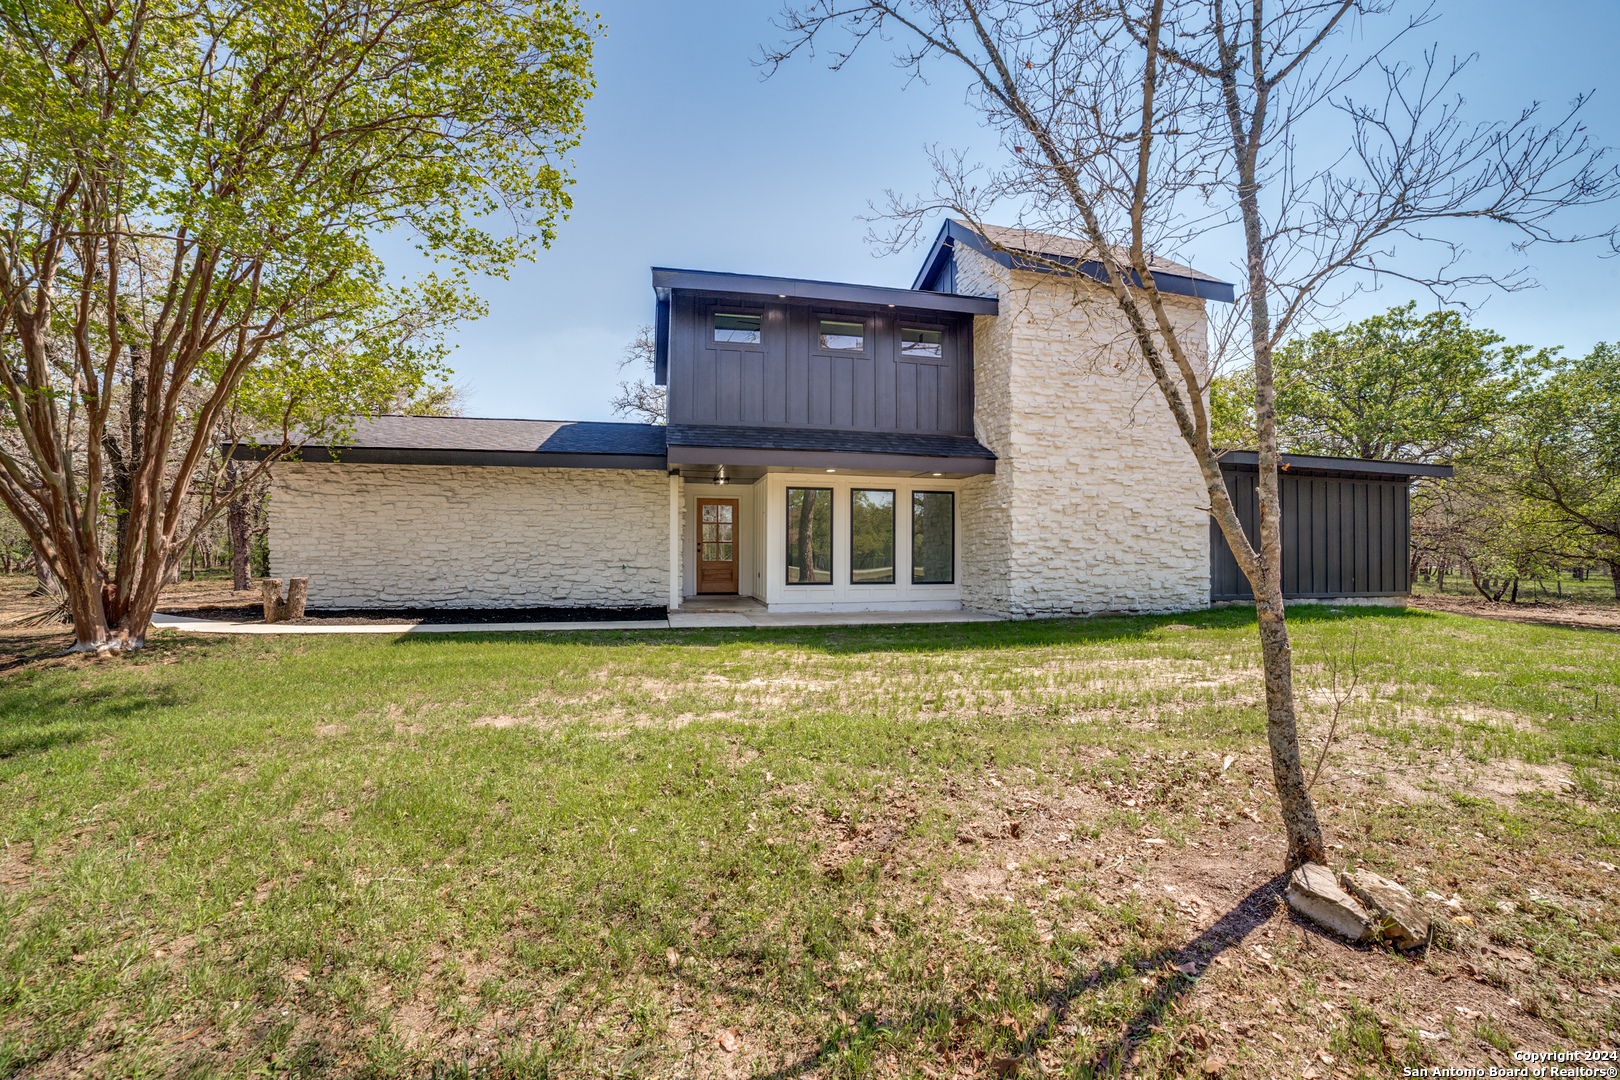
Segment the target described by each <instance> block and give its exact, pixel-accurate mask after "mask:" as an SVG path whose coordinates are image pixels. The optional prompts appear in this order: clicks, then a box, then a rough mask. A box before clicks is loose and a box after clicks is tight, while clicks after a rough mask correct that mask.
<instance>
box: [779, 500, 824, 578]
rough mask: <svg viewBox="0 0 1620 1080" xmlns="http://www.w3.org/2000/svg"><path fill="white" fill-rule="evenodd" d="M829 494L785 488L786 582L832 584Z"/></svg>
mask: <svg viewBox="0 0 1620 1080" xmlns="http://www.w3.org/2000/svg"><path fill="white" fill-rule="evenodd" d="M832 495H833V493H832V491H831V489H829V488H788V489H787V583H788V584H789V585H830V584H832V568H833V567H832V561H833V560H832V536H833V530H832V518H833V514H832Z"/></svg>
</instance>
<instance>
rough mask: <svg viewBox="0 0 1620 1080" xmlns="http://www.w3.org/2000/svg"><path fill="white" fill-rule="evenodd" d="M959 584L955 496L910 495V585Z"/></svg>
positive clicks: (939, 493) (914, 492) (935, 492)
mask: <svg viewBox="0 0 1620 1080" xmlns="http://www.w3.org/2000/svg"><path fill="white" fill-rule="evenodd" d="M955 580H956V495H955V494H954V493H953V492H949V491H913V492H912V493H911V582H912V584H914V585H949V584H951V583H952V582H954V581H955Z"/></svg>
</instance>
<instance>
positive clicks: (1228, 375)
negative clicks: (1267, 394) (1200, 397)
mask: <svg viewBox="0 0 1620 1080" xmlns="http://www.w3.org/2000/svg"><path fill="white" fill-rule="evenodd" d="M1257 439H1258V433H1257V432H1256V431H1255V427H1254V369H1253V368H1251V367H1240V368H1237V369H1236V370H1233V371H1225V372H1222V373H1221V374H1219V375H1216V376H1215V377H1214V378H1212V379H1210V381H1209V441H1210V444H1211V445H1213V446H1216V447H1219V448H1220V449H1222V450H1248V449H1251V448H1253V447H1254V445H1255V442H1256V440H1257Z"/></svg>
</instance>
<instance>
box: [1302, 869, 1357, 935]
mask: <svg viewBox="0 0 1620 1080" xmlns="http://www.w3.org/2000/svg"><path fill="white" fill-rule="evenodd" d="M1288 906H1289V907H1291V908H1293V909H1294V910H1295V911H1297V912H1299V913H1300V914H1301V915H1303V916H1305V917H1306V918H1307V919H1309V920H1311V921H1312V922H1314V923H1316V924H1318V925H1319V926H1325V927H1327V928H1328V929H1329V930H1332V931H1333V932H1334V933H1335V934H1339V935H1340V936H1342V937H1347V938H1349V939H1350V940H1351V941H1366V940H1367V939H1368V938H1370V937H1371V936H1372V932H1373V923H1372V917H1371V916H1370V915H1368V914H1367V909H1366V908H1364V907H1362V906H1361V905H1360V904H1359V903H1357V902H1356V899H1355V897H1353V896H1351V895H1350V894H1349V893H1347V892H1345V891H1344V890H1343V889H1341V888H1339V883H1338V882H1337V881H1336V880H1334V877H1333V871H1332V870H1329V869H1328V868H1327V867H1325V866H1322V865H1321V864H1319V863H1306V864H1305V865H1304V866H1301V867H1300V868H1299V869H1298V870H1295V871H1294V872H1293V873H1292V874H1290V875H1289V876H1288Z"/></svg>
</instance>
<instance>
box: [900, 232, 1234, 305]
mask: <svg viewBox="0 0 1620 1080" xmlns="http://www.w3.org/2000/svg"><path fill="white" fill-rule="evenodd" d="M958 244H961V245H964V246H966V247H969V248H972V249H973V250H974V251H977V252H979V253H980V254H982V255H984V256H985V257H986V258H988V259H992V260H994V261H995V262H998V263H1000V264H1001V265H1002V266H1005V267H1007V268H1008V269H1011V270H1030V271H1035V272H1037V273H1045V274H1050V273H1065V274H1069V275H1073V276H1078V277H1088V278H1091V279H1092V280H1093V281H1099V282H1102V283H1104V284H1107V283H1108V280H1109V277H1108V269H1107V267H1105V266H1103V264H1102V263H1101V262H1099V261H1098V260H1096V259H1079V258H1074V257H1071V256H1067V255H1049V254H1044V253H1040V252H1033V253H1030V254H1031V256H1035V257H1030V256H1020V255H1018V254H1016V253H1014V252H1010V251H1003V250H1000V249H999V248H997V247H996V246H995V245H994V244H992V243H991V242H990V241H989V240H986V239H985V238H984V237H983V236H981V235H979V234H978V233H976V232H974V231H973V230H972V229H970V228H968V227H966V226H965V225H963V224H962V223H961V222H958V221H954V220H951V219H949V218H947V219H946V221H945V223H944V224H943V225H942V226H940V230H939V235H938V236H936V237H935V238H934V243H933V246H932V247H930V248H929V250H928V255H927V257H926V258H924V259H923V264H922V269H921V270H919V271H918V272H917V278H916V280H915V281H913V282H912V285H911V287H912V288H913V289H916V290H923V291H926V290H928V289H929V288H931V287H932V285H933V284H934V282H935V281H937V280H938V279H939V275H940V273H941V271H943V270H944V269H945V263H946V262H947V261H948V260H949V259H950V257H951V254H952V252H954V251H955V249H956V246H957V245H958ZM1053 263H1057V264H1058V265H1060V266H1063V267H1065V269H1064V270H1062V271H1054V270H1053V269H1052V264H1053ZM1130 277H1131V284H1132V285H1133V286H1135V287H1136V288H1141V287H1142V279H1141V278H1140V277H1139V276H1138V275H1137V274H1136V272H1135V271H1132V272H1131V275H1130ZM1153 281H1154V283H1155V284H1156V285H1158V287H1159V291H1160V292H1165V293H1171V294H1173V295H1176V296H1193V297H1197V298H1198V299H1200V300H1215V301H1218V302H1220V303H1223V304H1230V303H1232V302H1233V301H1234V300H1235V299H1236V297H1237V291H1236V289H1235V288H1234V287H1233V286H1232V283H1231V282H1228V281H1216V280H1214V279H1212V278H1205V277H1187V276H1185V275H1182V274H1173V273H1169V272H1168V271H1164V270H1160V271H1156V272H1155V273H1154V275H1153ZM941 295H949V294H941Z"/></svg>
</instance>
